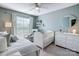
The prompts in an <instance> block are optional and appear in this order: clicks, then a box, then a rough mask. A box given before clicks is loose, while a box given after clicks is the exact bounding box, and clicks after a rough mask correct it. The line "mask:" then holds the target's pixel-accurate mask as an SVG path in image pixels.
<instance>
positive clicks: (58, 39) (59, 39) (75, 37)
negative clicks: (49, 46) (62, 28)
mask: <svg viewBox="0 0 79 59" xmlns="http://www.w3.org/2000/svg"><path fill="white" fill-rule="evenodd" d="M55 44H56V45H59V46H61V47H65V48H68V49H70V50H73V51H76V52H79V34H73V33H65V32H56V33H55Z"/></svg>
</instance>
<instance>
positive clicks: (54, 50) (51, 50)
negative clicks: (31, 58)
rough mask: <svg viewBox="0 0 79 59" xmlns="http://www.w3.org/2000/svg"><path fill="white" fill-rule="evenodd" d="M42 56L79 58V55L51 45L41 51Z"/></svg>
mask: <svg viewBox="0 0 79 59" xmlns="http://www.w3.org/2000/svg"><path fill="white" fill-rule="evenodd" d="M40 56H79V54H78V53H76V52H72V51H70V50H68V49H64V48H61V47H58V46H55V45H53V44H51V45H49V46H48V47H47V48H45V49H43V50H41V52H40Z"/></svg>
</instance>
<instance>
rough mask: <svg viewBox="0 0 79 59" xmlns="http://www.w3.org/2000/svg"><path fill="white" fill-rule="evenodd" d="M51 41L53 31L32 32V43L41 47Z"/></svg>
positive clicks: (52, 39)
mask: <svg viewBox="0 0 79 59" xmlns="http://www.w3.org/2000/svg"><path fill="white" fill-rule="evenodd" d="M53 41H54V32H46V33H41V32H35V33H34V43H35V44H36V45H38V46H39V47H41V48H44V47H46V46H48V45H49V44H50V43H52V42H53Z"/></svg>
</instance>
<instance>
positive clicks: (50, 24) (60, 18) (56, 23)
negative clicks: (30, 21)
mask: <svg viewBox="0 0 79 59" xmlns="http://www.w3.org/2000/svg"><path fill="white" fill-rule="evenodd" d="M67 15H74V16H76V17H77V20H79V5H75V6H72V7H68V8H64V9H61V10H57V11H54V12H50V13H48V14H45V15H41V16H39V17H38V20H42V21H43V24H44V26H41V27H40V28H42V29H44V30H52V31H59V30H60V29H62V30H63V31H67V29H68V28H69V24H68V22H69V21H68V20H67V19H66V18H65V16H67Z"/></svg>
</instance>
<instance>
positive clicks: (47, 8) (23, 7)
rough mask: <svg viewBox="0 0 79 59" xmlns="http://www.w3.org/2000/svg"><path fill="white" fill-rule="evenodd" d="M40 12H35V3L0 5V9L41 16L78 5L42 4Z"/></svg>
mask: <svg viewBox="0 0 79 59" xmlns="http://www.w3.org/2000/svg"><path fill="white" fill-rule="evenodd" d="M39 5H40V6H41V8H40V12H38V11H37V10H35V9H34V8H35V4H34V3H0V7H4V8H7V9H11V10H16V11H19V12H23V13H27V14H31V15H35V16H39V15H43V14H46V13H49V12H53V11H56V10H60V9H63V8H66V7H70V6H73V5H76V3H40V4H39Z"/></svg>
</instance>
